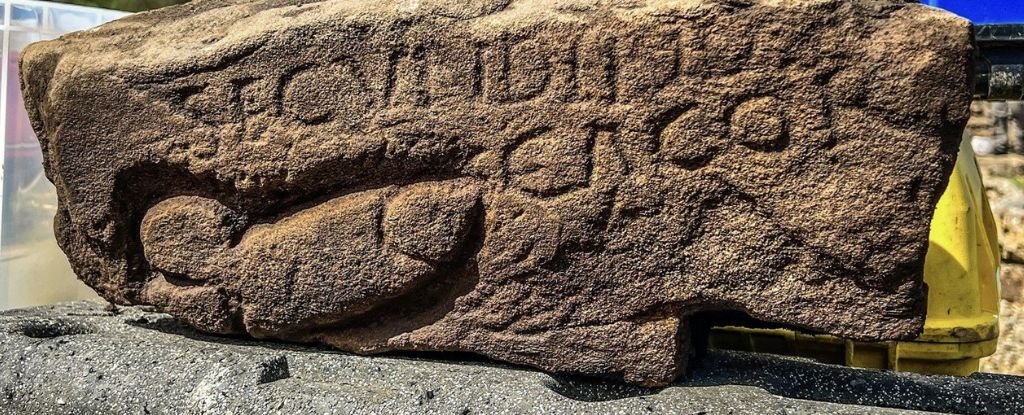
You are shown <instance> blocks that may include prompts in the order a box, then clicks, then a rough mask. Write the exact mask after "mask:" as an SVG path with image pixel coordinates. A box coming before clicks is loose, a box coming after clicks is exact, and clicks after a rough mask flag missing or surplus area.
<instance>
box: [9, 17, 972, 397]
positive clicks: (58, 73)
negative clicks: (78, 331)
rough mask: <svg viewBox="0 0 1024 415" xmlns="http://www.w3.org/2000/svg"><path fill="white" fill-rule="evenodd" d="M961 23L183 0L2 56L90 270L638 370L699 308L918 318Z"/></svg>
mask: <svg viewBox="0 0 1024 415" xmlns="http://www.w3.org/2000/svg"><path fill="white" fill-rule="evenodd" d="M969 38H970V33H969V27H968V24H967V23H966V22H965V21H963V20H961V19H959V18H956V17H954V16H952V15H949V14H946V13H943V12H940V11H937V10H934V9H929V8H926V7H924V6H920V5H916V4H910V3H904V2H895V1H840V0H792V1H768V0H765V1H711V0H701V1H696V0H668V1H654V0H651V1H648V2H644V1H607V2H598V1H585V0H578V1H555V2H550V1H539V0H537V1H529V0H472V1H470V0H462V1H456V0H449V1H439V0H433V1H431V0H421V1H419V2H416V1H413V2H409V1H379V2H355V1H347V0H327V1H322V2H312V3H306V2H301V1H290V0H284V1H270V0H257V1H214V0H197V1H195V2H193V3H190V4H188V5H184V6H180V7H172V8H166V9H161V10H158V11H155V12H151V13H143V14H139V15H135V16H131V17H128V18H125V19H122V20H119V21H116V22H113V23H110V24H107V25H104V26H102V27H100V28H99V29H95V30H90V31H86V32H80V33H76V34H72V35H68V36H65V37H63V38H61V39H59V40H56V41H51V42H44V43H39V44H36V45H33V46H31V47H30V48H29V49H28V50H27V51H26V52H25V55H24V56H23V59H22V75H23V89H24V93H25V99H26V103H27V105H28V108H29V112H30V114H31V118H32V121H33V125H34V127H35V129H36V131H37V132H38V134H39V138H40V142H41V143H42V146H43V151H44V153H45V156H46V157H45V159H46V161H45V163H46V171H47V174H48V177H49V178H50V179H51V180H52V181H53V182H54V183H55V184H56V186H57V189H58V192H59V195H60V210H59V213H58V215H57V218H56V224H57V236H58V239H59V241H60V244H61V246H62V248H63V249H64V250H65V252H67V254H68V257H69V259H70V260H71V263H72V264H73V266H74V268H75V270H76V271H77V272H78V274H79V276H80V277H81V278H82V279H83V280H84V281H85V282H87V283H88V284H89V285H90V286H92V287H94V288H95V289H96V290H97V291H98V292H100V294H102V295H103V296H104V297H105V298H107V299H110V300H112V301H115V302H118V303H132V304H134V303H149V304H153V305H156V306H157V307H159V308H160V309H162V310H165V311H167V312H170V313H172V314H174V315H176V316H178V317H180V318H182V319H184V320H185V321H187V322H189V323H190V324H192V325H194V326H195V327H197V328H199V329H201V330H206V331H210V332H215V333H248V334H251V335H253V336H257V337H262V338H277V339H284V340H292V341H303V342H321V343H326V344H329V345H333V346H336V347H339V348H342V349H345V350H350V351H355V352H359V353H373V352H379V351H386V350H396V349H397V350H441V351H448V350H454V351H470V352H475V353H480V354H483V355H487V356H490V357H493V358H496V359H502V360H506V361H510V362H515V363H521V364H527V365H532V366H537V367H540V368H543V369H546V370H551V371H559V372H577V373H587V374H602V375H607V374H611V375H616V376H621V377H623V378H625V379H626V380H627V381H631V382H638V383H643V384H648V385H662V384H665V383H667V382H669V381H671V380H672V379H673V378H674V377H676V376H677V375H678V374H679V373H680V372H681V370H682V368H683V366H684V365H685V360H686V359H685V357H686V356H687V352H688V350H689V344H688V342H689V338H690V333H689V330H690V325H689V321H690V319H691V317H692V318H698V317H693V316H694V313H697V312H701V311H720V310H734V311H742V312H745V313H747V314H749V315H750V316H752V317H754V318H757V319H760V320H764V321H768V322H772V323H779V324H785V325H791V326H798V327H802V328H804V329H807V330H813V331H818V332H825V333H831V334H834V335H839V336H845V337H850V338H855V339H863V340H874V339H897V338H908V337H912V336H914V335H916V334H917V333H918V332H919V330H920V329H921V325H922V320H923V316H924V307H923V305H924V303H923V301H924V298H925V291H924V287H923V284H922V276H921V273H922V268H923V266H922V264H923V259H924V254H925V251H926V248H927V236H928V224H929V221H930V218H931V214H932V209H933V207H934V204H935V202H936V200H937V198H938V196H939V194H940V192H941V190H942V189H943V187H944V186H945V183H946V179H947V176H948V174H949V173H950V171H951V168H952V165H953V162H954V157H955V151H956V149H957V143H958V139H959V137H960V131H961V128H962V127H963V125H964V122H965V117H966V116H967V109H968V102H969V100H970V91H969V87H968V85H969V82H968V79H969V72H970V71H969V69H970V68H971V65H972V63H971V59H970V56H971V50H970V48H971V47H970V42H969Z"/></svg>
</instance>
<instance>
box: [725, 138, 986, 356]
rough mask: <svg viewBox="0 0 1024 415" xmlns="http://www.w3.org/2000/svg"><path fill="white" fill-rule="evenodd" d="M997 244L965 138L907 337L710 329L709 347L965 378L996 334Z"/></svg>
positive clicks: (936, 220) (940, 208)
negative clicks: (924, 307) (860, 338)
mask: <svg viewBox="0 0 1024 415" xmlns="http://www.w3.org/2000/svg"><path fill="white" fill-rule="evenodd" d="M998 273H999V242H998V239H997V233H996V226H995V221H994V220H993V218H992V211H991V209H990V208H989V204H988V198H987V197H986V196H985V188H984V186H983V185H982V182H981V173H980V172H979V171H978V165H977V161H976V160H975V158H974V152H973V151H972V150H971V146H970V143H969V140H964V141H963V142H962V143H961V144H960V154H959V156H958V158H957V162H956V167H955V168H954V169H953V175H952V178H951V179H950V181H949V186H947V187H946V191H945V192H944V193H943V194H942V197H941V198H940V199H939V203H938V205H937V206H936V208H935V216H934V217H933V218H932V224H931V232H930V235H929V248H928V255H927V257H926V258H925V270H924V280H925V282H926V283H927V284H928V315H927V317H926V318H925V323H924V332H923V333H922V334H921V336H920V337H918V338H917V339H915V340H913V341H888V342H877V343H870V342H857V341H850V340H844V339H840V338H836V337H833V336H827V335H814V334H806V333H800V332H795V331H791V330H785V329H755V328H746V327H734V326H728V327H715V328H713V329H712V330H711V333H710V338H709V340H708V345H709V347H711V348H717V349H730V350H744V351H752V352H761V353H773V354H784V355H791V356H802V357H809V358H812V359H816V360H819V361H822V362H825V363H834V364H843V365H847V366H854V367H865V368H877V369H891V370H897V371H905V372H917V373H934V374H947V375H962V376H966V375H970V374H971V373H974V372H977V371H978V365H979V362H980V359H981V358H982V357H985V356H988V355H991V354H992V353H994V352H995V350H996V340H997V339H998V337H999V277H998Z"/></svg>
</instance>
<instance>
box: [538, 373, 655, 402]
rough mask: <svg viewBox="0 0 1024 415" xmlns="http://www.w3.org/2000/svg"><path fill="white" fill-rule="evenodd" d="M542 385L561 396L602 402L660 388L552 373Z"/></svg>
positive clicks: (651, 392) (648, 393) (649, 393)
mask: <svg viewBox="0 0 1024 415" xmlns="http://www.w3.org/2000/svg"><path fill="white" fill-rule="evenodd" d="M542 383H543V384H544V387H546V388H548V389H549V390H551V391H552V392H554V393H557V394H559V395H561V396H563V397H566V398H569V399H572V400H575V401H584V402H604V401H613V400H617V399H625V398H634V397H637V396H647V395H654V394H657V393H658V392H660V391H661V390H662V389H661V388H645V387H642V386H636V385H630V384H628V383H623V382H620V381H613V380H606V379H598V378H590V377H584V376H570V375H552V376H551V378H550V379H547V380H545V381H544V382H542Z"/></svg>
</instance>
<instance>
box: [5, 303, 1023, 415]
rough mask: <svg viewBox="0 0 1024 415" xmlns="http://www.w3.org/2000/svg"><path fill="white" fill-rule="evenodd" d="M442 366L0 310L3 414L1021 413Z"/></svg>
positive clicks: (817, 374) (804, 369)
mask: <svg viewBox="0 0 1024 415" xmlns="http://www.w3.org/2000/svg"><path fill="white" fill-rule="evenodd" d="M431 357H432V358H425V356H353V355H350V354H346V353H334V352H330V351H325V350H323V349H321V348H314V347H302V346H291V347H281V345H275V344H268V343H264V342H258V341H252V340H246V339H218V338H214V337H211V336H207V335H204V334H202V333H196V332H195V331H194V330H191V329H190V328H188V327H186V326H184V325H183V324H181V322H180V321H177V320H175V319H173V318H172V317H171V316H168V315H166V314H159V313H153V312H147V311H144V310H143V309H140V308H138V307H117V308H109V307H104V306H103V305H100V304H95V303H88V302H74V303H63V304H58V305H52V306H45V307H38V308H28V309H19V310H8V311H2V312H0V413H2V414H4V415H9V414H10V415H22V414H30V415H51V414H52V415H68V414H76V415H77V414H90V415H91V414H144V413H147V412H148V413H151V414H161V415H163V414H172V415H173V414H181V415H206V414H268V415H291V414H330V415H334V414H353V415H364V414H524V415H531V414H536V415H560V414H571V415H606V414H666V415H667V414H700V413H705V414H733V415H822V414H829V415H839V414H843V415H922V414H925V412H920V411H934V412H927V413H929V414H931V413H943V414H948V413H959V414H979V415H1002V414H1006V415H1019V414H1021V413H1024V377H1020V376H1006V375H993V374H988V373H978V374H975V375H973V376H970V377H962V376H955V377H954V376H925V375H920V374H916V373H897V372H889V371H878V370H860V369H853V368H845V367H841V366H836V365H825V364H818V363H814V362H811V361H808V360H806V359H796V358H787V357H782V356H772V355H768V354H754V353H743V352H731V351H718V350H713V351H709V353H708V355H707V356H705V357H704V358H703V359H701V360H700V361H699V362H698V363H697V364H694V365H693V366H692V367H691V368H690V369H689V370H688V371H687V372H688V374H689V376H687V378H686V379H679V380H677V381H676V382H674V383H673V384H672V385H671V386H669V387H667V388H664V389H658V390H654V389H649V388H643V387H637V386H633V385H624V384H622V383H619V382H614V381H605V380H595V379H586V378H581V377H577V376H567V375H549V374H545V373H540V372H538V371H533V370H526V369H523V368H520V367H510V366H507V365H503V364H498V363H494V362H487V361H481V359H473V358H472V356H467V355H465V354H456V355H446V356H444V357H445V360H443V361H441V360H439V359H437V358H438V357H440V356H439V355H433V356H431ZM138 368H145V369H146V370H136V369H138ZM894 408H903V409H894Z"/></svg>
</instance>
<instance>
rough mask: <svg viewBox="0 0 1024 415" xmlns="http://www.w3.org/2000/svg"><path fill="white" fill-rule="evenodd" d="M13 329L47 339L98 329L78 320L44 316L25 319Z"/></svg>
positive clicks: (29, 335) (30, 335)
mask: <svg viewBox="0 0 1024 415" xmlns="http://www.w3.org/2000/svg"><path fill="white" fill-rule="evenodd" d="M13 331H14V332H16V333H21V334H24V335H25V336H28V337H32V338H36V339H46V338H53V337H61V336H74V335H79V334H89V333H93V332H95V331H96V329H95V328H94V327H92V326H90V325H88V324H85V323H81V322H77V321H71V320H65V319H55V318H43V319H32V320H29V321H25V322H23V323H21V324H19V325H18V326H16V327H15V328H14V330H13Z"/></svg>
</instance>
